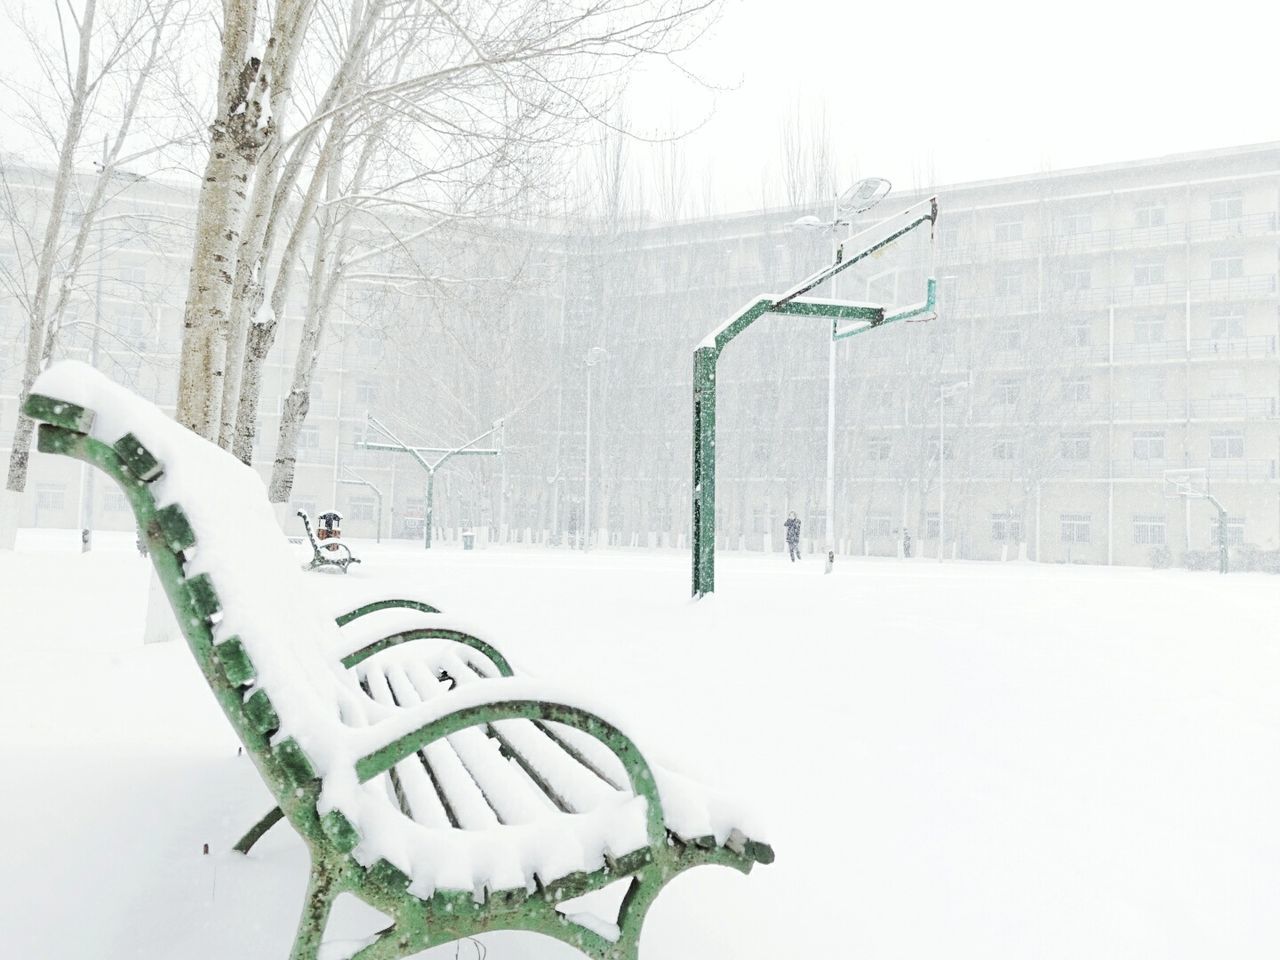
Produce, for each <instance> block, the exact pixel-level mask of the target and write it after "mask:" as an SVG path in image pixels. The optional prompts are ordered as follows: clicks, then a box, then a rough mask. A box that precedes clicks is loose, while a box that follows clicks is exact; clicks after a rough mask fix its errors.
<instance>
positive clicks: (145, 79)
mask: <svg viewBox="0 0 1280 960" xmlns="http://www.w3.org/2000/svg"><path fill="white" fill-rule="evenodd" d="M54 12H55V14H56V23H57V37H58V41H59V44H58V48H59V50H60V53H61V56H59V55H58V54H57V53H55V52H53V51H52V50H50V49H49V48H48V46H47V45H46V44H45V42H44V40H43V38H42V37H41V36H40V35H39V32H38V31H37V30H36V29H35V28H34V27H32V26H31V25H29V24H27V23H26V22H24V21H21V20H19V21H17V22H16V23H15V26H16V27H17V28H18V31H19V34H20V35H21V36H22V37H23V38H24V40H25V41H26V42H27V44H28V46H29V47H30V49H31V51H32V53H33V55H34V57H35V60H36V63H37V65H38V68H39V74H40V81H41V87H40V88H39V89H32V88H23V87H20V86H19V85H17V84H16V83H12V82H9V83H6V84H4V85H5V86H6V87H7V88H8V89H9V91H10V92H11V93H13V94H15V95H16V96H18V97H21V98H22V100H23V101H24V102H26V103H27V104H28V105H29V107H30V109H31V111H32V118H31V119H32V126H33V127H34V128H35V130H36V131H37V132H38V134H39V136H40V138H41V139H42V140H44V142H46V143H47V144H48V145H49V148H50V150H51V152H52V153H53V155H55V156H56V157H57V165H56V169H55V173H54V177H53V184H52V189H51V192H50V197H49V204H48V211H47V218H46V219H45V221H44V223H43V226H42V227H35V228H31V227H26V228H19V227H18V223H19V222H20V221H22V220H23V219H26V220H27V221H28V223H30V222H31V219H32V218H33V217H34V214H35V211H34V209H26V208H22V205H21V204H20V203H19V201H18V200H17V199H16V197H15V184H14V183H13V182H12V180H11V177H10V176H9V175H8V174H7V173H6V171H4V170H0V191H2V193H3V197H4V207H5V209H6V210H7V212H8V214H9V221H10V224H11V230H12V231H14V235H15V239H18V237H17V232H18V231H19V230H20V229H21V234H22V239H23V240H25V243H20V244H15V246H16V247H17V248H18V251H19V256H20V258H22V259H24V260H25V263H24V264H21V265H20V266H19V268H18V270H17V271H15V272H14V275H12V276H9V277H6V278H4V279H5V280H6V281H7V283H6V286H8V288H9V290H8V292H9V293H10V294H11V295H13V297H14V299H15V300H16V301H17V303H18V304H19V307H20V309H21V310H22V311H23V313H24V314H25V315H26V318H27V323H26V328H27V337H26V353H25V361H24V364H23V376H22V386H21V390H20V396H19V407H20V408H21V404H22V402H24V401H25V399H26V397H27V395H28V393H29V392H30V390H31V385H32V383H33V382H34V381H35V378H36V376H37V374H38V373H39V372H40V370H41V369H42V368H43V367H44V366H45V365H47V363H48V362H49V359H50V358H51V357H52V355H53V352H54V350H55V348H56V346H57V342H58V335H59V332H60V329H61V324H62V320H63V317H64V315H65V313H66V310H67V306H68V303H69V301H70V298H71V294H72V291H73V288H74V286H75V284H76V279H77V277H78V276H79V274H80V272H81V269H82V268H83V265H84V261H85V254H86V250H87V248H88V245H89V240H90V236H91V234H92V232H93V228H94V226H95V223H96V221H97V218H98V217H99V216H100V214H101V211H102V209H103V207H104V206H105V204H106V203H107V201H108V200H109V199H110V197H109V194H110V191H111V189H112V187H113V186H115V187H119V183H120V181H119V180H118V179H116V177H115V175H116V173H117V171H118V170H119V169H120V168H121V167H122V166H124V165H125V164H129V163H132V162H134V161H137V160H139V159H141V158H142V157H144V156H147V155H149V154H151V153H153V152H154V151H155V150H157V149H159V147H158V146H157V145H156V144H155V143H151V144H148V145H146V146H142V147H136V148H134V149H130V144H132V143H133V139H132V138H131V135H132V134H133V128H134V122H135V119H136V117H137V115H138V111H139V107H140V105H141V104H142V102H143V99H144V97H146V96H148V95H150V93H151V90H150V88H151V86H152V85H153V82H154V80H155V79H156V76H157V74H158V73H160V72H162V71H164V70H165V69H167V68H171V67H172V65H173V61H172V58H171V50H170V45H171V44H172V42H173V40H174V38H175V36H176V35H177V34H178V33H179V32H180V31H181V30H182V29H183V28H184V27H185V26H186V24H187V23H188V22H189V20H190V17H191V13H192V7H191V3H190V2H189V0H131V2H128V3H122V4H121V3H117V4H113V5H111V6H110V8H108V9H107V11H106V12H105V13H103V12H102V11H101V10H100V9H99V4H98V0H82V2H81V3H79V4H77V3H73V2H72V0H58V2H57V3H56V4H55V7H54ZM109 87H110V88H112V90H113V92H118V93H119V95H120V99H119V101H118V102H117V101H115V100H114V99H113V97H112V96H110V95H108V94H107V93H105V92H104V91H106V90H107V88H109ZM53 116H58V117H60V118H61V123H59V124H55V123H54V122H52V121H51V120H50V119H48V118H49V117H53ZM94 127H98V128H102V129H103V130H104V139H103V146H102V159H101V161H100V162H98V163H97V173H96V176H95V177H92V178H90V185H89V188H88V193H87V196H85V195H82V194H81V192H80V191H81V186H82V179H81V177H80V175H79V174H78V173H77V168H78V167H80V163H79V162H78V160H80V159H81V158H83V155H84V152H85V150H86V149H89V148H90V146H89V145H88V144H86V142H85V141H86V134H87V132H88V131H89V130H90V129H93V128H94ZM181 137H182V133H181V132H178V131H171V132H170V134H169V136H168V140H169V141H170V142H171V141H172V140H173V139H180V138H181ZM164 142H165V137H164V136H162V137H161V143H160V146H163V144H164ZM85 166H87V164H85ZM125 182H126V183H127V182H128V181H127V180H126V181H125ZM73 202H74V203H75V204H76V206H77V209H76V211H75V213H76V215H77V216H76V218H75V220H74V229H73V230H72V231H71V235H70V237H68V236H67V232H68V228H67V219H68V213H69V206H70V205H71V204H72V203H73ZM68 242H69V243H70V249H68V248H67V244H68ZM32 427H33V425H32V423H31V421H30V419H29V418H28V417H26V416H25V415H24V414H22V413H21V409H20V412H19V415H18V422H17V425H16V427H15V431H14V440H13V447H12V450H11V452H10V456H9V467H8V476H7V479H6V487H7V489H8V490H9V491H11V492H13V493H15V494H16V493H20V492H21V491H22V490H23V489H24V487H25V486H26V478H27V465H28V460H29V457H30V449H31V437H32ZM8 499H9V502H8V503H6V504H3V505H0V514H3V516H0V547H12V542H13V534H14V532H15V525H14V524H13V523H12V522H11V521H12V519H13V518H12V513H13V511H14V509H15V508H16V500H15V499H14V498H8ZM6 518H7V519H6Z"/></svg>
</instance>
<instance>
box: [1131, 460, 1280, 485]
mask: <svg viewBox="0 0 1280 960" xmlns="http://www.w3.org/2000/svg"><path fill="white" fill-rule="evenodd" d="M1277 466H1278V465H1277V463H1276V461H1275V460H1259V459H1254V460H1244V459H1240V460H1201V461H1197V462H1195V463H1186V462H1184V461H1182V460H1164V459H1145V460H1139V459H1129V460H1124V459H1119V460H1113V461H1112V462H1111V470H1112V474H1111V475H1112V476H1114V477H1116V478H1118V479H1151V480H1160V479H1162V478H1163V477H1164V472H1165V471H1166V470H1175V469H1176V470H1185V469H1187V468H1188V467H1190V468H1194V469H1199V470H1203V471H1205V476H1206V477H1207V478H1208V479H1209V480H1211V481H1212V480H1276V479H1280V471H1278V470H1277Z"/></svg>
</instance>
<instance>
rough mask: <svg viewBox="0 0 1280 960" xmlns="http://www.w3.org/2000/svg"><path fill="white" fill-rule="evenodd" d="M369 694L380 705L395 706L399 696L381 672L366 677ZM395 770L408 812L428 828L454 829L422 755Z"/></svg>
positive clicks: (401, 764) (410, 759) (402, 762)
mask: <svg viewBox="0 0 1280 960" xmlns="http://www.w3.org/2000/svg"><path fill="white" fill-rule="evenodd" d="M365 683H366V684H367V685H368V690H369V695H370V696H371V697H372V698H373V699H374V700H375V701H377V702H378V703H381V704H384V705H386V706H394V705H395V697H394V696H393V695H392V693H391V688H390V686H389V685H388V684H387V678H386V677H385V676H384V675H383V674H382V673H381V672H380V671H379V672H376V673H374V674H373V675H371V676H367V677H366V678H365ZM394 769H395V771H396V773H397V774H398V779H399V783H400V787H401V789H402V790H403V791H404V795H405V798H406V799H407V800H408V806H409V810H408V813H409V815H410V816H411V817H413V819H414V820H415V821H417V822H418V823H420V824H422V825H423V826H427V827H450V826H454V825H455V824H454V821H453V818H452V817H451V816H450V813H449V811H448V810H446V809H445V805H444V803H443V802H442V801H441V797H440V794H439V792H438V788H437V786H436V783H435V781H434V780H433V779H432V777H431V776H430V774H429V772H428V771H427V769H426V768H425V766H424V765H423V762H422V759H421V755H415V756H413V757H410V758H409V759H407V760H402V761H400V763H398V764H396V766H395V768H394Z"/></svg>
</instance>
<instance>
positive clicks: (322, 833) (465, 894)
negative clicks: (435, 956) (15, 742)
mask: <svg viewBox="0 0 1280 960" xmlns="http://www.w3.org/2000/svg"><path fill="white" fill-rule="evenodd" d="M25 410H26V412H27V413H28V414H29V415H30V416H31V417H33V418H34V419H35V420H37V421H39V422H40V423H41V426H40V431H39V441H38V448H39V450H40V451H41V452H44V453H54V454H62V455H65V456H70V457H75V458H77V459H79V460H82V461H84V462H86V463H89V464H91V465H93V466H96V467H98V468H99V469H101V470H103V471H105V472H106V473H107V474H108V475H109V476H111V477H112V478H113V479H114V480H115V481H116V482H117V483H118V484H119V485H120V487H121V489H122V490H123V491H124V493H125V496H126V497H127V498H128V500H129V503H130V505H131V507H132V509H133V511H134V514H135V517H136V519H137V522H138V525H139V529H140V530H141V531H142V533H143V534H144V536H145V538H146V541H147V543H148V545H149V546H150V555H151V560H152V562H153V563H154V564H155V568H156V571H157V573H158V575H159V579H160V582H161V583H162V584H163V586H164V589H165V592H166V594H167V596H168V599H169V602H170V604H171V605H172V607H173V610H174V613H175V615H176V617H177V621H178V623H179V625H180V627H181V629H182V632H183V634H184V636H185V638H186V640H187V643H188V646H189V647H190V649H191V652H192V654H193V655H194V656H195V659H196V661H197V662H198V664H199V667H200V670H201V672H202V673H203V675H204V677H205V679H206V681H207V682H208V684H209V687H210V689H211V690H212V692H213V694H214V696H215V697H216V699H217V700H218V703H219V705H220V706H221V707H222V709H223V712H224V713H225V714H226V716H227V718H228V720H229V721H230V723H231V725H232V727H233V728H234V729H235V731H236V733H237V735H238V736H239V738H240V740H241V742H242V743H243V744H244V746H245V749H246V751H247V753H248V754H249V756H250V757H251V758H252V759H253V762H254V763H255V765H256V766H257V768H258V770H259V772H260V774H261V776H262V779H263V781H264V783H265V784H266V785H267V787H268V789H269V790H270V791H271V793H272V795H273V796H274V798H275V800H276V803H277V805H278V809H279V811H280V815H282V816H283V817H284V818H286V819H288V821H289V823H290V824H291V825H292V826H293V828H294V829H295V830H296V831H297V833H298V834H299V836H300V837H301V838H302V840H303V841H304V843H305V844H306V846H307V847H308V849H309V852H310V858H311V875H310V880H309V884H308V888H307V894H306V899H305V902H304V905H303V910H302V916H301V919H300V921H299V924H298V932H297V935H296V938H295V941H294V945H293V949H292V952H291V957H292V958H293V960H316V958H317V957H318V955H319V951H320V947H321V942H322V938H323V935H324V929H325V926H326V923H327V921H328V916H329V913H330V910H331V907H332V905H333V902H334V899H335V898H336V897H337V896H338V895H339V894H342V893H351V894H353V895H355V896H357V897H358V898H360V899H361V900H363V901H364V902H366V903H367V904H369V905H370V906H372V907H373V908H375V909H377V910H379V911H381V912H382V913H383V914H385V915H386V916H387V917H389V918H390V919H391V925H390V926H389V927H388V928H386V929H384V930H382V931H379V932H378V933H376V934H374V935H373V936H371V937H370V938H369V939H368V940H366V941H365V942H364V943H363V944H362V945H360V946H359V947H358V948H357V949H355V952H354V953H349V952H348V953H347V954H346V955H347V956H350V957H351V958H353V960H395V958H399V957H405V956H408V955H410V954H414V953H417V952H419V951H421V950H424V949H427V948H429V947H433V946H436V945H439V944H443V943H448V942H450V941H454V940H457V939H460V938H463V937H470V936H474V935H476V934H479V933H484V932H487V931H492V930H500V929H506V930H523V931H530V932H536V933H540V934H544V935H546V936H550V937H554V938H556V939H558V940H561V941H563V942H565V943H567V944H570V945H571V946H573V947H576V948H577V949H578V950H580V951H581V952H582V953H583V954H585V955H587V956H589V957H592V958H596V960H635V958H636V957H637V956H638V953H639V937H640V931H641V926H642V925H643V922H644V917H645V915H646V913H647V911H648V908H649V906H650V905H651V904H652V902H653V900H654V898H655V896H656V895H657V894H658V892H659V891H660V890H661V889H662V888H663V886H664V885H665V884H666V883H667V882H669V881H670V880H671V879H672V878H674V877H675V876H677V875H678V874H680V873H681V872H683V871H684V870H686V869H689V868H690V867H694V866H698V865H701V864H720V865H724V866H729V867H733V868H736V869H738V870H740V871H742V872H744V873H745V872H748V871H750V869H751V868H752V866H753V865H754V864H755V863H769V862H771V861H772V859H773V852H772V850H771V849H770V848H769V847H768V846H767V845H766V844H765V843H763V842H760V839H759V836H760V833H759V831H758V830H757V829H755V828H754V827H753V826H752V825H751V824H750V823H749V821H748V818H747V817H746V816H745V814H743V813H742V812H741V811H738V810H737V809H736V808H735V807H734V806H733V804H732V803H731V802H730V801H728V800H727V799H725V798H724V797H722V796H720V795H718V794H715V793H713V792H711V791H707V790H705V789H703V788H701V787H697V786H695V785H693V784H691V783H690V782H689V781H687V780H686V779H685V778H683V777H680V776H678V775H675V774H671V773H668V772H666V771H664V770H662V769H661V768H660V767H657V766H655V765H652V764H650V763H649V762H648V761H647V760H646V759H645V757H644V755H643V754H642V752H641V750H640V749H639V748H638V747H637V745H636V743H635V741H634V740H633V739H632V738H631V737H629V736H628V735H626V734H625V733H623V732H622V730H621V729H620V728H619V726H618V725H617V724H616V723H615V722H612V721H610V720H609V719H606V716H605V714H607V713H608V712H609V711H608V710H607V709H604V710H602V709H600V708H598V707H588V706H585V705H583V703H582V702H581V698H580V697H578V696H574V695H570V696H565V695H563V694H562V693H560V692H558V691H556V690H555V689H554V688H552V687H549V686H548V685H546V684H544V683H542V682H540V681H537V680H532V679H529V678H524V677H516V676H512V675H511V673H512V671H511V668H510V664H509V663H508V662H507V661H506V659H505V658H504V657H503V656H502V655H501V654H500V653H499V652H498V651H497V650H496V649H494V648H493V647H492V646H490V645H487V644H484V643H483V642H482V641H479V640H478V639H477V638H476V637H475V636H474V635H473V633H471V632H469V631H466V630H461V629H458V628H456V627H454V626H450V625H448V624H447V623H446V622H445V621H443V620H440V621H432V620H430V619H429V618H430V616H431V615H433V614H434V613H435V612H436V611H434V608H432V607H430V605H428V604H422V603H420V602H416V601H406V600H396V599H391V600H386V601H382V602H381V603H372V604H366V605H364V606H362V607H360V608H358V609H357V610H353V611H350V612H349V613H348V614H346V615H344V616H341V617H338V618H337V621H336V622H335V620H334V619H332V618H328V617H326V616H324V615H323V613H321V612H319V611H317V610H316V609H315V608H314V604H313V603H312V602H311V600H312V596H311V595H310V594H309V593H308V591H307V589H306V587H305V583H304V579H303V576H302V570H301V569H300V568H299V567H298V566H297V564H296V562H295V561H294V560H293V559H292V555H291V551H290V548H289V545H288V542H287V540H286V538H285V537H284V536H283V535H282V534H281V533H280V531H279V528H278V526H277V525H276V523H275V519H274V516H273V514H272V512H271V509H270V506H269V505H268V504H267V502H266V498H265V496H264V494H263V490H262V485H261V481H260V480H259V478H258V477H257V475H256V474H255V473H254V472H253V471H252V470H250V469H249V468H248V467H245V466H244V465H242V464H240V463H239V462H238V461H236V460H235V459H234V458H233V457H231V456H230V455H228V454H226V453H225V452H224V451H221V450H219V449H218V448H217V447H216V446H214V445H212V444H209V443H207V442H206V441H204V440H201V439H200V438H198V437H195V435H194V434H191V433H190V432H188V431H186V430H185V429H183V428H181V427H179V426H178V425H176V424H175V423H173V421H171V420H169V419H168V418H167V417H165V416H164V414H163V413H161V412H160V411H159V410H158V409H156V408H155V407H153V406H151V405H150V404H147V403H145V402H144V401H141V400H139V399H138V398H137V397H134V396H133V395H132V394H130V393H128V391H126V390H124V389H122V388H120V387H118V386H116V385H115V384H113V383H111V382H110V381H109V380H107V379H106V378H105V377H103V376H102V375H101V374H99V373H97V372H96V371H94V370H93V369H92V368H90V367H88V366H86V365H84V364H80V363H74V362H69V361H68V362H63V363H60V364H56V365H55V366H53V367H51V368H50V369H49V370H48V371H46V372H45V373H44V374H43V375H42V376H41V377H40V378H39V380H38V381H37V382H36V385H35V388H34V390H33V393H32V395H31V396H30V397H29V398H28V400H27V402H26V406H25ZM228 510H231V511H233V512H234V514H235V515H236V516H237V518H238V519H237V523H235V524H233V525H228V524H226V523H225V522H224V520H223V518H224V517H225V516H226V515H227V511H228ZM395 607H401V608H404V607H409V608H411V609H413V610H414V611H416V613H417V614H420V615H422V617H423V619H422V620H421V621H420V625H419V626H417V627H411V628H410V629H407V630H406V629H397V630H394V631H391V632H390V633H388V634H387V635H385V636H381V637H376V638H372V639H371V636H364V637H360V638H358V639H357V641H356V642H354V643H351V642H347V646H346V647H344V639H343V636H342V633H341V631H340V627H342V625H344V624H350V623H352V622H353V621H354V620H358V619H361V618H363V617H368V616H370V615H371V614H373V613H375V612H377V611H379V610H387V609H389V608H395ZM368 622H370V623H372V622H373V621H372V620H370V621H368ZM415 630H417V631H426V632H425V633H415ZM431 631H435V633H432V632H431ZM441 665H444V669H442V670H440V671H439V672H438V671H437V668H438V667H441ZM440 672H447V673H448V675H449V677H448V679H449V681H450V682H445V681H444V680H443V679H442V678H441V676H440ZM268 819H270V815H269V816H268V817H267V818H264V822H265V821H266V820H268ZM273 822H274V821H273ZM266 826H270V823H266ZM259 827H262V828H263V829H265V827H263V824H262V823H260V824H259ZM256 829H258V828H255V830H256ZM252 834H253V831H250V835H246V838H245V839H246V841H248V843H247V844H246V843H245V841H242V845H244V848H245V849H248V847H249V846H251V845H252V842H253V840H254V839H256V837H255V836H251V835H252ZM258 835H261V834H260V833H259V834H258ZM618 881H625V882H626V889H625V893H624V894H623V896H622V899H621V905H620V907H619V908H618V912H617V917H616V919H615V920H613V921H610V920H608V919H605V920H601V919H600V918H598V917H594V916H591V915H589V913H588V912H586V911H583V912H578V909H577V908H576V907H574V906H573V905H572V904H571V903H570V901H571V900H573V899H575V898H578V897H581V896H583V895H586V894H589V893H592V892H594V891H597V890H600V889H602V888H604V887H606V886H609V885H611V884H613V883H615V882H618ZM327 955H333V956H336V954H334V953H333V952H332V947H331V948H330V950H329V951H328V952H327Z"/></svg>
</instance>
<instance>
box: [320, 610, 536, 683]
mask: <svg viewBox="0 0 1280 960" xmlns="http://www.w3.org/2000/svg"><path fill="white" fill-rule="evenodd" d="M381 609H383V610H386V609H389V608H386V607H383V608H381ZM430 637H438V638H440V639H443V640H452V641H454V642H455V643H460V644H462V645H463V646H466V647H471V648H472V649H473V650H475V651H477V652H478V653H480V654H481V655H482V656H484V657H485V658H486V659H488V661H489V662H490V663H491V664H493V667H494V669H495V670H497V672H498V674H499V675H500V676H503V677H509V676H512V675H513V674H514V673H515V671H514V670H513V669H512V667H511V663H510V662H509V661H508V660H507V658H506V657H505V656H503V654H502V652H501V651H500V650H499V649H498V648H497V647H496V646H494V645H493V644H492V643H490V642H489V641H487V640H485V639H484V638H483V637H481V636H480V631H477V630H476V629H475V628H474V626H472V625H470V624H468V623H466V622H465V621H464V620H462V619H460V618H458V617H451V616H448V615H446V614H443V613H424V612H419V611H418V610H417V609H416V608H414V609H403V610H393V611H392V612H391V613H390V614H388V615H384V616H376V617H370V618H369V619H367V620H362V621H358V622H355V623H352V624H351V625H350V626H347V627H344V628H343V629H342V630H340V631H339V633H338V645H337V647H336V652H337V654H338V658H339V659H340V660H341V661H342V665H343V666H344V667H346V668H347V669H348V670H350V669H351V668H352V667H354V666H356V664H358V663H360V662H361V661H363V660H367V659H368V658H369V657H372V656H373V655H374V654H376V653H381V652H382V651H383V650H386V649H389V648H391V647H395V646H398V645H400V644H402V643H408V642H409V641H410V640H422V639H426V638H430Z"/></svg>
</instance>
